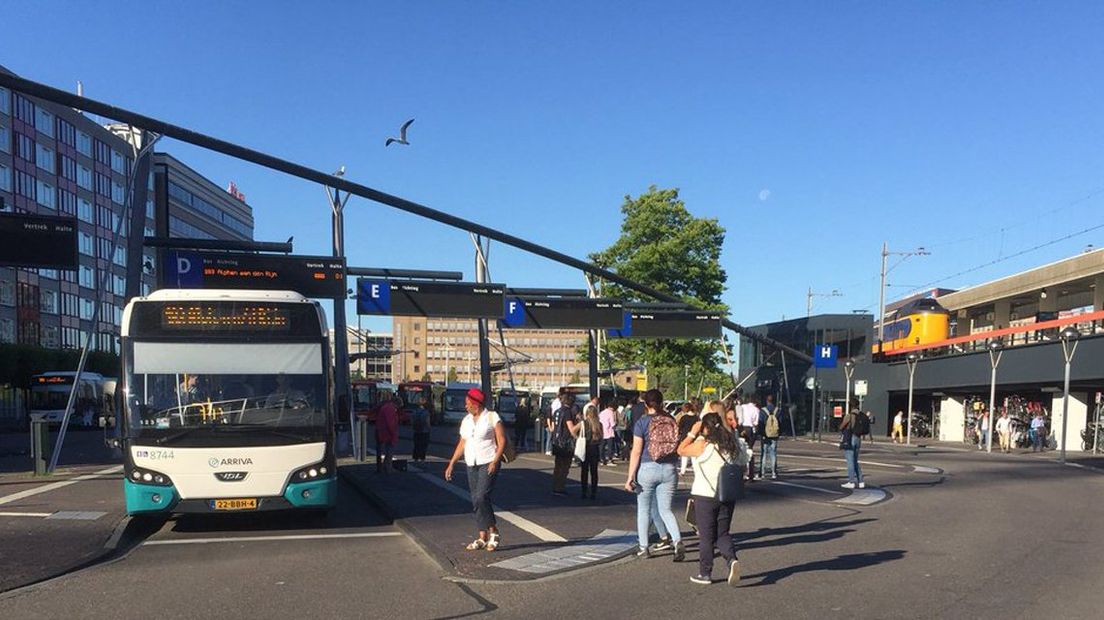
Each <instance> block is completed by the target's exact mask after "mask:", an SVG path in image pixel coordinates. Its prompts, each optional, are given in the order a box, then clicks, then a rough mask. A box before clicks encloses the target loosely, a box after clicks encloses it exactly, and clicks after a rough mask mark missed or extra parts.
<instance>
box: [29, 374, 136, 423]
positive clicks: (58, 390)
mask: <svg viewBox="0 0 1104 620" xmlns="http://www.w3.org/2000/svg"><path fill="white" fill-rule="evenodd" d="M76 376H77V373H76V372H72V371H70V372H47V373H43V374H41V375H35V376H33V377H31V405H30V407H29V409H28V411H29V414H30V417H31V419H35V418H42V419H45V420H46V421H47V422H49V423H51V424H61V420H62V418H63V417H65V406H66V404H67V403H68V402H69V392H70V391H72V389H73V378H74V377H76ZM112 381H114V379H112ZM105 385H106V384H105V379H104V377H103V375H101V374H99V373H95V372H82V373H81V378H80V381H79V382H78V383H77V395H76V398H75V399H74V400H73V412H72V413H71V414H70V416H69V425H70V426H81V427H84V428H94V427H98V426H100V420H106V419H109V418H110V417H111V416H112V415H114V409H115V407H114V402H113V399H114V396H115V390H114V389H113V388H114V383H112V384H111V386H110V387H111V388H112V389H110V390H107V389H105Z"/></svg>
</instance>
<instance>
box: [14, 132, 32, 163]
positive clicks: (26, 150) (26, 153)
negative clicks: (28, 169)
mask: <svg viewBox="0 0 1104 620" xmlns="http://www.w3.org/2000/svg"><path fill="white" fill-rule="evenodd" d="M15 156H16V157H18V158H20V159H23V160H25V161H34V160H35V142H34V140H32V139H31V137H30V136H25V135H23V134H21V133H17V134H15Z"/></svg>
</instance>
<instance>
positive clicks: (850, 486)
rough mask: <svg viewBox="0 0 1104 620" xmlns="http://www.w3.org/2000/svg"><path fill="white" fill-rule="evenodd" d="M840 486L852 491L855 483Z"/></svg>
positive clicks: (845, 483)
mask: <svg viewBox="0 0 1104 620" xmlns="http://www.w3.org/2000/svg"><path fill="white" fill-rule="evenodd" d="M840 486H841V487H843V488H845V489H853V488H855V483H854V482H844V483H843V484H841V485H840Z"/></svg>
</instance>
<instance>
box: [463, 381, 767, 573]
mask: <svg viewBox="0 0 1104 620" xmlns="http://www.w3.org/2000/svg"><path fill="white" fill-rule="evenodd" d="M484 402H485V398H484V395H483V392H482V391H481V390H479V389H478V388H472V389H471V390H469V391H468V393H467V397H466V399H465V406H466V408H467V411H468V414H467V415H466V416H465V418H464V420H463V421H462V422H461V424H460V437H459V440H458V441H457V444H456V448H455V449H454V451H453V454H452V458H451V459H450V460H449V463H448V465H447V467H446V469H445V478H446V479H448V480H451V479H452V475H453V470H454V468H455V466H456V464H457V463H458V462H459V461H460V459H463V460H464V462H465V465H466V466H467V471H468V486H469V490H470V494H471V499H472V508H473V511H474V512H475V518H476V525H477V528H478V535H477V537H476V538H475V539H474V540H472V541H471V542H470V543H468V544H467V546H466V548H467V549H469V550H472V551H475V550H489V551H494V550H495V549H497V548H498V546H499V544H500V542H501V535H500V534H499V532H498V528H497V524H496V520H495V515H494V509H493V505H492V501H491V495H492V493H493V490H494V486H495V480H496V479H497V473H498V469H499V465H500V462H501V461H502V458H503V451H504V449H505V446H506V438H505V437H506V436H505V431H504V426H503V424H502V420H501V419H500V418H499V416H498V414H497V413H495V412H493V411H488V410H487V409H486V408H485V407H484ZM664 405H665V402H664V400H663V394H662V393H661V392H660V391H659V390H648V391H647V392H645V393H644V395H643V398H639V399H637V398H633V399H632V400H630V401H629V402H626V403H623V404H622V405H621V406H620V407H614V403H613V401H612V400H609V399H600V398H597V397H594V398H591V399H590V400H589V401H587V402H586V403H584V404H583V405H582V406H581V407H580V406H579V405H578V404H577V403H576V400H575V396H574V395H573V394H572V393H570V392H568V391H567V390H564V389H561V390H560V393H559V394H558V397H557V398H556V399H555V401H554V402H553V403H552V407H551V410H550V413H549V415H547V416H546V417H545V419H544V420H543V421H542V425H543V428H544V430H545V431H547V436H548V443H547V446H548V450H549V452H551V455H552V456H553V460H554V466H553V474H552V493H553V494H554V495H556V496H563V495H566V494H567V489H566V487H567V478H568V475H569V473H570V469H571V465H572V462H573V461H577V462H578V463H579V465H580V468H579V469H580V483H581V497H582V498H583V499H590V500H592V499H596V498H597V496H598V471H599V466H600V465H603V464H604V465H614V464H615V463H616V462H617V461H619V460H627V461H628V470H627V472H626V477H625V484H624V487H625V489H626V490H628V491H630V492H633V493H635V494H636V498H637V510H636V525H637V542H638V546H639V549H638V552H637V553H638V555H639V556H641V557H652V556H653V555H655V554H657V553H660V552H664V551H671V552H672V555H673V558H674V560H675V561H676V562H681V561H683V560H684V559H685V556H686V548H685V545H684V544H683V541H682V532H681V528H680V527H679V524H678V521H677V520H676V519H675V514H674V512H673V510H672V501H673V499H674V494H675V490H676V488H677V486H678V480H679V475H680V474H679V472H678V468H679V463H680V459H684V461H683V463H684V466H683V475H685V473H686V472H687V467H689V468H690V469H691V470H692V471H693V474H694V480H693V483H692V486H691V489H690V495H691V499H692V503H693V506H692V509H690V508H688V514H690V512H691V511H692V514H693V520H694V525H695V529H696V530H697V532H698V536H699V542H700V544H699V549H700V550H701V551H700V553H699V566H698V572H697V574H695V575H694V576H693V577H692V578H691V581H693V582H694V583H699V584H709V583H712V575H713V563H714V553H713V550H714V549H716V550H717V551H718V552H719V553H720V555H721V557H722V558H723V559H724V561H725V562H726V575H727V577H726V581H727V582H728V583H729V584H732V585H735V584H736V583H737V581H738V580H739V562H738V560H737V556H736V548H735V544H734V542H733V539H732V536H731V535H730V534H729V529H730V527H731V523H732V514H733V511H734V509H735V498H734V497H732V496H731V492H730V493H729V494H728V495H725V494H722V493H721V492H720V489H721V487H722V486H724V484H723V482H724V481H723V480H722V479H724V480H729V479H732V478H733V477H735V479H736V480H739V481H740V482H741V483H742V482H743V481H751V480H755V479H758V478H762V477H764V476H766V475H770V476H771V477H772V478H777V476H778V472H777V456H776V455H777V442H778V439H779V437H780V436H781V429H782V422H783V419H784V414H783V412H782V411H781V409H780V408H779V407H778V406H777V405H776V404H775V403H774V400H773V398H770V397H768V398H767V400H766V402H765V403H764V405H763V406H762V407H759V405H758V404H757V403H756V402H755V401H754V400H753V399H747V400H746V401H745V402H743V403H741V402H739V400H736V399H730V400H727V401H719V400H714V401H711V402H709V403H708V404H703V403H701V401H699V400H697V399H695V400H692V401H691V402H690V403H687V405H686V406H685V407H683V410H682V411H680V412H679V415H678V417H677V419H676V417H675V416H672V415H671V414H670V413H668V412H667V410H666V408H665V406H664ZM756 442H758V443H760V446H761V458H760V461H759V469H758V470H756V468H755V466H754V459H753V446H754V445H755V443H756ZM726 477H727V478H726ZM653 527H654V528H655V530H656V533H657V534H658V541H657V542H652V540H651V538H650V537H651V529H652V528H653Z"/></svg>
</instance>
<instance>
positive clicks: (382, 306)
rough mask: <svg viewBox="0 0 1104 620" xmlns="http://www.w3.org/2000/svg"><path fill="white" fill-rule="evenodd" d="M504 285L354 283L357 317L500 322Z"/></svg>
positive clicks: (416, 282) (392, 282)
mask: <svg viewBox="0 0 1104 620" xmlns="http://www.w3.org/2000/svg"><path fill="white" fill-rule="evenodd" d="M505 292H506V285H504V284H482V283H475V282H421V281H416V280H378V279H371V278H360V279H358V280H357V314H362V315H384V316H426V317H440V318H468V319H500V318H502V308H503V301H502V300H503V296H504V294H505Z"/></svg>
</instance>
